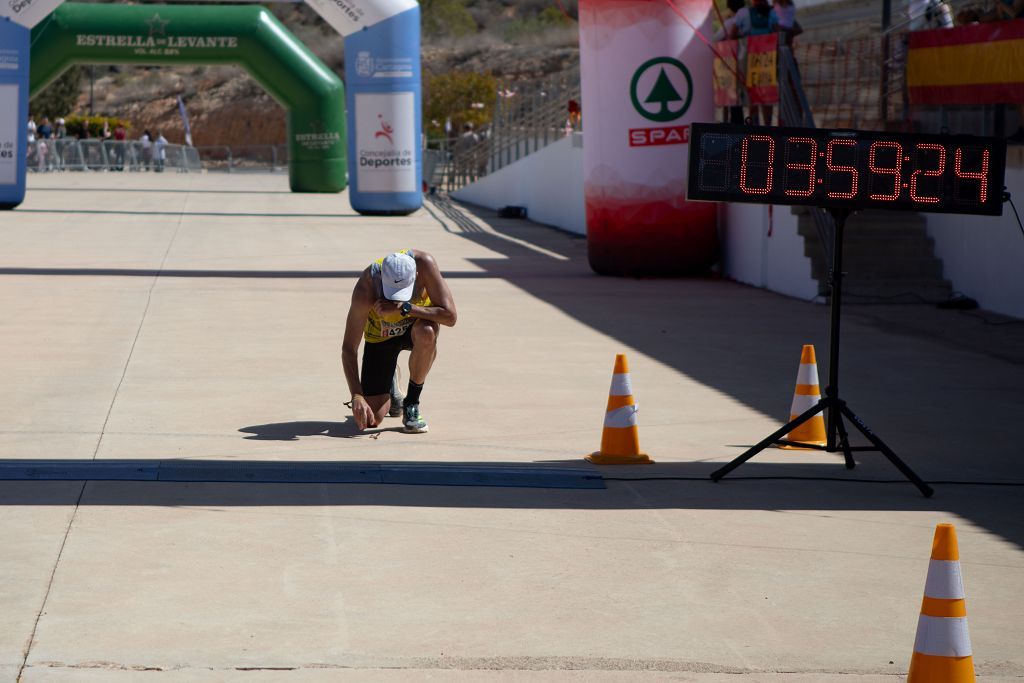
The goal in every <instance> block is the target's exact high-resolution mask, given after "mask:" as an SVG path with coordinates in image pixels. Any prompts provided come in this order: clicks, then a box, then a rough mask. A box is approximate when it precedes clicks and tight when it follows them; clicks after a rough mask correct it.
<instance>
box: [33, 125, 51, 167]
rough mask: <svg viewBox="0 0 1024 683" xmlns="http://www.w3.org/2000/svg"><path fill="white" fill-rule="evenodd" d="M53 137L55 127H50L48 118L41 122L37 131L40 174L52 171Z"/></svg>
mask: <svg viewBox="0 0 1024 683" xmlns="http://www.w3.org/2000/svg"><path fill="white" fill-rule="evenodd" d="M52 137H53V126H51V125H50V119H49V118H48V117H46V116H44V117H43V120H42V121H40V122H39V127H38V129H37V130H36V138H37V142H36V149H37V150H38V154H39V170H40V172H43V171H49V170H50V154H49V152H50V138H52Z"/></svg>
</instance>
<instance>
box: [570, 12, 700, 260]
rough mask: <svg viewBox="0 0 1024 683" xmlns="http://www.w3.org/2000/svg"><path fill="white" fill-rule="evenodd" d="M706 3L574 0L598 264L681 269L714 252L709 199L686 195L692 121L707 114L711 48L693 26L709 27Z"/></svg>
mask: <svg viewBox="0 0 1024 683" xmlns="http://www.w3.org/2000/svg"><path fill="white" fill-rule="evenodd" d="M712 11H713V10H712V7H711V0H671V2H670V1H669V0H580V4H579V14H580V22H579V24H580V69H581V78H582V89H583V112H582V114H583V130H584V138H583V166H584V194H585V198H586V210H587V249H588V253H589V256H590V266H591V268H593V269H594V270H595V271H597V272H598V273H602V274H606V275H631V276H642V275H678V274H682V273H692V272H699V271H702V270H705V269H707V268H708V267H710V266H711V265H712V264H714V262H715V261H716V260H717V258H718V238H717V229H716V213H717V211H716V208H715V205H714V204H709V203H704V202H687V201H686V200H685V195H686V160H687V151H688V150H687V148H688V143H689V139H690V123H691V122H693V121H712V120H713V111H714V110H713V107H714V103H713V97H714V95H713V91H712V81H711V76H712V64H711V63H712V58H713V57H714V53H713V52H712V51H711V49H710V48H709V47H708V46H707V45H706V44H705V43H704V42H703V41H702V40H701V39H700V37H698V36H697V35H695V33H694V28H696V29H697V30H699V31H700V32H701V33H702V34H703V35H705V36H710V35H711V13H712ZM679 13H681V14H682V15H683V16H680V14H679ZM684 17H685V19H684Z"/></svg>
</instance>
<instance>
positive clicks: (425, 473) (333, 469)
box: [0, 460, 605, 489]
mask: <svg viewBox="0 0 1024 683" xmlns="http://www.w3.org/2000/svg"><path fill="white" fill-rule="evenodd" d="M0 480H5V481H174V482H225V483H234V482H243V483H263V484H409V485H420V486H514V487H524V488H553V489H603V488H605V485H604V479H603V478H602V477H601V475H600V473H599V472H597V471H596V470H593V469H590V468H587V467H579V468H575V467H536V466H529V465H450V464H443V463H438V464H431V463H410V464H401V463H386V464H382V463H335V462H257V461H241V462H232V461H224V460H4V461H0Z"/></svg>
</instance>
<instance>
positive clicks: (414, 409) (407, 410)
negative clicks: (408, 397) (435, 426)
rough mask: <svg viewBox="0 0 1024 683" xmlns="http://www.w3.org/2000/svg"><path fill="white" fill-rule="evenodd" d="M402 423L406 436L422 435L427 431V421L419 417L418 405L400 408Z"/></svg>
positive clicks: (413, 404)
mask: <svg viewBox="0 0 1024 683" xmlns="http://www.w3.org/2000/svg"><path fill="white" fill-rule="evenodd" d="M402 423H403V424H404V425H405V431H406V433H408V434H423V433H425V432H426V431H427V430H428V429H430V428H429V427H428V426H427V421H426V420H425V419H423V416H422V415H420V404H419V403H412V404H410V405H407V406H403V407H402Z"/></svg>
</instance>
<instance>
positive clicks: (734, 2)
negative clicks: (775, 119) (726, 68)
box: [711, 0, 747, 124]
mask: <svg viewBox="0 0 1024 683" xmlns="http://www.w3.org/2000/svg"><path fill="white" fill-rule="evenodd" d="M746 6H747V0H726V8H727V9H728V11H729V14H728V16H726V17H725V19H723V20H722V26H721V27H720V28H719V29H718V30H717V31H715V35H714V36H713V37H712V38H711V39H712V40H714V41H716V42H717V41H720V40H730V39H732V38H734V37H735V35H736V14H737V13H738V12H739V11H740V10H741V9H743V8H745V7H746ZM736 67H737V72H736V80H737V82H736V95H737V97H739V98H740V99H739V100H738V101H740V102H742V101H743V100H742V98H743V94H744V92H745V91H744V89H743V83H741V82H740V81H742V75H743V66H742V65H741V64H740V61H739V58H738V55H737V60H736ZM724 114H725V121H726V122H727V123H735V124H742V123H743V105H742V104H737V105H734V106H730V107H725V111H724Z"/></svg>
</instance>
